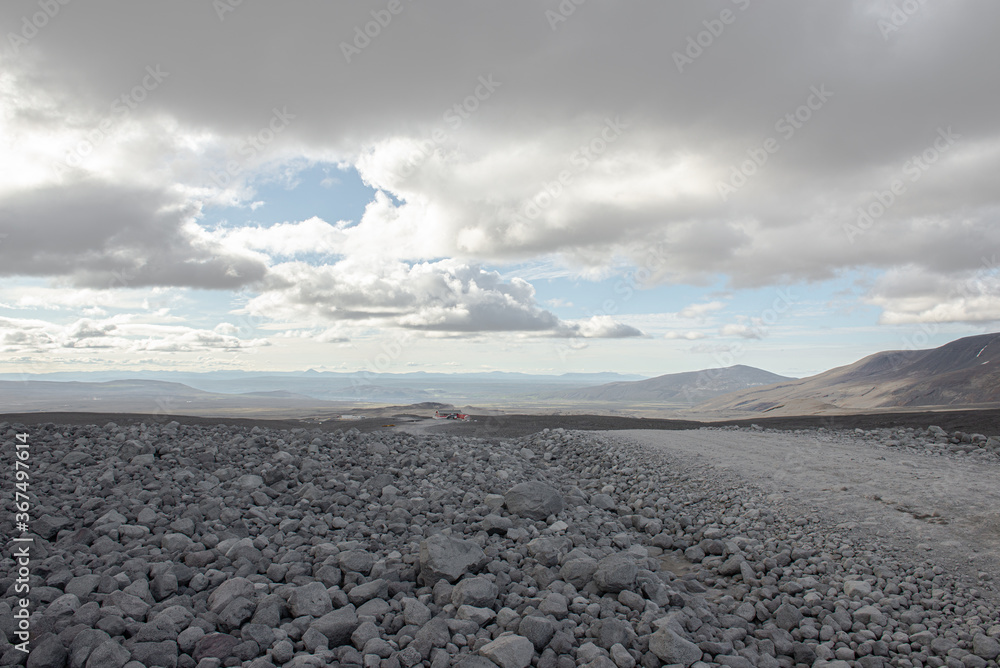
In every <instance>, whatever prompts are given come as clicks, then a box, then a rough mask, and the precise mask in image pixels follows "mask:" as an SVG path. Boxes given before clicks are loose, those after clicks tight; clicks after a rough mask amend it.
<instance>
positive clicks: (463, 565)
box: [420, 533, 489, 587]
mask: <svg viewBox="0 0 1000 668" xmlns="http://www.w3.org/2000/svg"><path fill="white" fill-rule="evenodd" d="M487 563H489V557H487V556H486V553H484V552H483V549H482V548H481V547H479V545H478V544H476V543H474V542H472V541H471V540H463V539H461V538H454V537H452V536H445V535H444V534H440V533H439V534H434V535H433V536H431V537H430V538H427V539H425V540H423V541H421V543H420V579H421V580H422V582H423V584H424V585H426V586H428V587H433V586H434V584H435V583H436V582H438V581H439V580H447V581H448V582H449V583H450V582H455V581H456V580H458V579H459V578H460V577H462V576H463V575H465V574H466V573H478V572H479V571H480V570H482V568H483V567H484V566H485V565H486V564H487Z"/></svg>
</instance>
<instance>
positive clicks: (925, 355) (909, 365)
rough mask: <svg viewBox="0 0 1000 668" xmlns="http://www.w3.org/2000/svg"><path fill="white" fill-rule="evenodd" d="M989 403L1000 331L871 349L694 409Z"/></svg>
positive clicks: (997, 388)
mask: <svg viewBox="0 0 1000 668" xmlns="http://www.w3.org/2000/svg"><path fill="white" fill-rule="evenodd" d="M988 405H1000V333H994V334H982V335H979V336H969V337H966V338H962V339H958V340H957V341H952V342H951V343H947V344H945V345H943V346H941V347H939V348H933V349H930V350H912V351H906V350H895V351H886V352H880V353H875V354H874V355H869V356H868V357H865V358H863V359H861V360H859V361H857V362H855V363H854V364H849V365H847V366H842V367H837V368H836V369H831V370H829V371H825V372H823V373H821V374H818V375H815V376H810V377H808V378H803V379H801V380H793V381H789V382H783V383H776V384H773V385H768V386H766V387H758V388H751V389H748V390H743V391H740V392H734V393H731V394H726V395H723V396H720V397H716V398H714V399H710V400H708V401H705V402H703V403H701V404H699V405H698V406H697V407H696V410H697V411H699V412H754V413H769V414H776V415H805V414H809V413H820V412H843V411H860V410H873V409H887V408H914V407H960V406H961V407H967V406H988Z"/></svg>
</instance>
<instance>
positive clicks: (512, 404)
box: [0, 333, 1000, 419]
mask: <svg viewBox="0 0 1000 668" xmlns="http://www.w3.org/2000/svg"><path fill="white" fill-rule="evenodd" d="M109 376H110V378H109ZM116 376H117V377H116ZM136 376H143V377H136ZM3 378H8V379H10V380H0V407H2V408H0V410H2V412H11V413H14V412H34V411H70V412H101V413H116V412H121V413H143V412H145V413H161V414H163V413H173V414H188V415H204V416H211V415H217V416H224V415H228V416H246V417H289V418H292V417H303V416H327V417H329V416H335V415H339V414H341V413H350V412H352V411H354V410H355V409H359V408H364V407H366V406H369V407H370V406H374V405H380V406H385V405H389V404H392V405H407V404H417V403H427V402H444V403H448V404H455V405H464V404H475V405H480V406H493V407H497V408H500V407H503V408H504V409H513V410H523V411H527V412H552V413H556V412H594V413H622V414H623V413H632V414H646V415H649V414H654V415H657V414H658V415H660V416H663V415H665V414H666V415H669V414H670V413H672V412H675V411H677V412H679V413H680V414H681V415H675V416H683V414H684V413H687V416H688V417H691V416H692V413H698V414H699V415H700V417H702V418H706V419H712V418H713V417H721V416H725V415H734V414H736V415H741V414H751V415H758V414H767V415H814V414H817V413H837V412H840V413H844V412H861V411H874V410H880V409H891V408H896V409H899V408H915V407H992V406H1000V333H995V334H984V335H980V336H970V337H966V338H963V339H958V340H956V341H952V342H951V343H948V344H946V345H943V346H941V347H940V348H934V349H932V350H918V351H887V352H880V353H875V354H874V355H869V356H868V357H865V358H864V359H862V360H859V361H857V362H855V363H854V364H849V365H847V366H843V367H838V368H836V369H831V370H830V371H826V372H824V373H821V374H818V375H815V376H811V377H809V378H802V379H793V378H787V377H785V376H779V375H777V374H773V373H770V372H768V371H764V370H762V369H757V368H754V367H749V366H744V365H737V366H731V367H725V368H716V369H704V370H702V371H690V372H685V373H674V374H667V375H664V376H658V377H656V378H643V377H641V376H636V375H625V374H616V373H598V374H563V375H561V376H556V375H532V374H522V373H502V372H487V373H455V374H444V373H425V372H415V373H405V374H356V373H355V374H349V373H336V372H325V371H324V372H320V371H314V370H310V371H304V372H295V373H266V374H260V373H256V374H255V373H251V372H239V371H236V372H234V371H224V372H206V373H180V372H156V371H144V372H138V373H133V372H94V373H78V374H48V375H44V376H17V375H12V374H4V375H0V379H3ZM84 379H86V380H88V381H91V382H83V381H84ZM94 381H97V382H94ZM428 405H432V404H429V403H428Z"/></svg>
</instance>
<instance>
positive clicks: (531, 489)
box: [504, 480, 563, 520]
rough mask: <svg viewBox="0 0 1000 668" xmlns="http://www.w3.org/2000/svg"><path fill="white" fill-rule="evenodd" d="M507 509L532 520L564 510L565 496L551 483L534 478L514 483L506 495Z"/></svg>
mask: <svg viewBox="0 0 1000 668" xmlns="http://www.w3.org/2000/svg"><path fill="white" fill-rule="evenodd" d="M504 503H506V504H507V510H509V511H510V512H512V513H514V514H515V515H519V516H521V517H527V518H528V519H532V520H544V519H545V518H546V517H548V516H549V515H555V514H556V513H559V512H562V509H563V498H562V496H561V495H560V494H559V492H558V491H556V489H555V488H554V487H552V486H551V485H547V484H546V483H544V482H539V481H537V480H532V481H531V482H522V483H520V484H518V485H514V486H513V487H511V488H510V489H509V490H507V494H505V495H504Z"/></svg>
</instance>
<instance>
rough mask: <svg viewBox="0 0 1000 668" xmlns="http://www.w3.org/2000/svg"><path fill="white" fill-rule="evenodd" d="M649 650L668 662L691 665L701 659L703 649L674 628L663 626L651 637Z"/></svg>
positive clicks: (664, 661)
mask: <svg viewBox="0 0 1000 668" xmlns="http://www.w3.org/2000/svg"><path fill="white" fill-rule="evenodd" d="M649 651H651V652H652V653H653V654H655V655H656V656H658V657H659V658H660V661H662V662H663V663H668V664H680V665H682V666H690V665H691V664H692V663H694V662H695V661H699V660H700V659H701V654H702V652H701V649H700V648H699V647H698V646H697V645H695V644H694V643H693V642H691V641H690V640H687V639H685V638H682V637H680V636H679V635H677V634H676V633H674V632H673V631H672V630H670V629H669V628H666V627H661V628H660V629H659V630H658V631H657V632H656V633H654V634H653V635H651V636H650V637H649Z"/></svg>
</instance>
